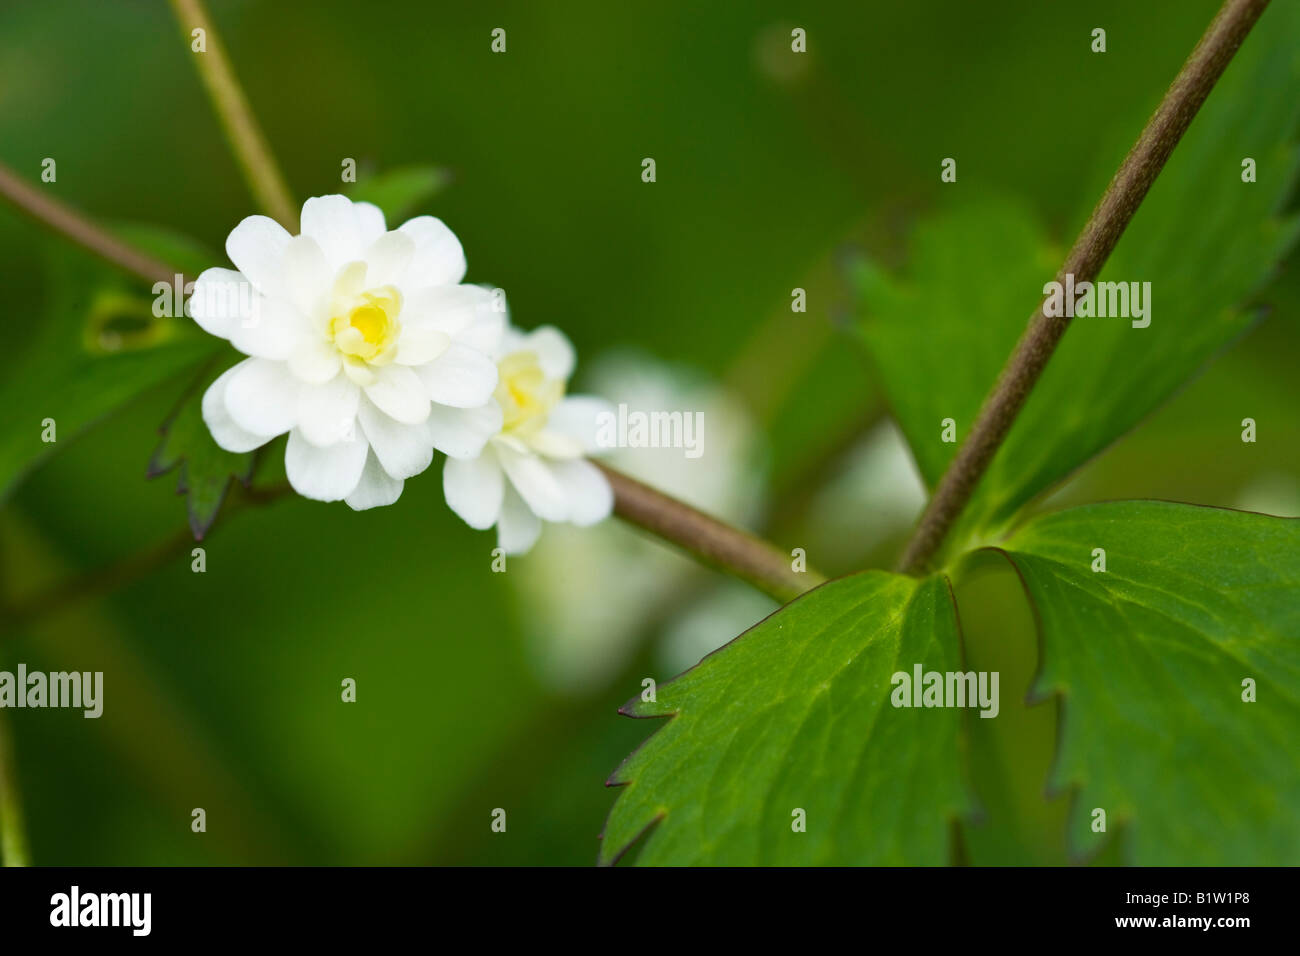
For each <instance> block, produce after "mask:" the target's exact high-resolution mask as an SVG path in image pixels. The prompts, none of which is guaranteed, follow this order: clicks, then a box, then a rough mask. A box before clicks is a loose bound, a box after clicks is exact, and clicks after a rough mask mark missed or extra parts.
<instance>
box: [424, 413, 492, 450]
mask: <svg viewBox="0 0 1300 956" xmlns="http://www.w3.org/2000/svg"><path fill="white" fill-rule="evenodd" d="M424 427H425V429H426V430H427V432H428V435H429V442H430V443H431V444H432V445H433V447H434V448H436V449H438V451H440V452H442V453H443V454H444V455H446V456H447V457H449V458H477V457H478V456H479V455H481V454H483V446H484V445H486V444H487V441H488V439H489V438H491V437H492V436H494V435H496V434H497V433H498V432H500V431H501V406H500V405H498V404H497V403H496V402H488V403H487V404H486V405H480V406H479V407H478V408H451V407H449V406H447V405H432V406H430V407H429V420H428V421H427V422H425V423H424Z"/></svg>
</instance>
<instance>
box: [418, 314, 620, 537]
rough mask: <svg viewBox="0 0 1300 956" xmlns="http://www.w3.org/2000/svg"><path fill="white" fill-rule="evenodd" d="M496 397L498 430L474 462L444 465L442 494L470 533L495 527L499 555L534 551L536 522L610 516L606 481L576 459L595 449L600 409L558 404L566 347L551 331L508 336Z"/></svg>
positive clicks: (594, 404)
mask: <svg viewBox="0 0 1300 956" xmlns="http://www.w3.org/2000/svg"><path fill="white" fill-rule="evenodd" d="M497 359H498V361H497V367H498V369H499V371H500V383H499V384H498V385H497V388H496V392H495V398H496V402H497V405H498V406H499V408H500V410H501V422H502V426H501V431H500V433H499V434H497V435H494V436H493V437H492V439H491V440H490V441H488V443H487V445H486V446H485V447H484V449H483V453H482V454H481V455H479V456H478V457H476V458H468V457H462V458H448V460H447V464H446V466H445V467H444V469H443V472H442V486H443V491H444V492H445V494H446V496H447V504H448V505H450V506H451V510H452V511H454V512H456V514H458V515H460V516H461V517H462V518H463V519H465V522H466V523H467V524H468V525H469V526H470V527H471V528H479V529H485V528H490V527H492V526H493V525H494V524H495V525H496V526H497V543H498V544H499V545H500V547H501V549H502V550H503V551H504V552H505V553H506V554H522V553H523V552H525V551H527V550H528V549H529V548H531V547H532V546H533V543H534V542H535V541H536V540H537V536H538V535H539V534H540V533H541V530H542V520H543V519H544V520H546V521H567V522H571V523H573V524H575V525H579V526H586V525H592V524H595V523H596V522H598V521H600V520H602V519H603V518H606V517H608V516H609V513H610V511H611V510H612V509H613V507H614V496H613V492H612V491H611V490H610V487H609V482H608V481H606V480H605V476H604V475H603V474H601V473H600V470H599V469H598V468H596V466H595V465H593V464H592V463H591V462H589V461H587V460H586V459H585V458H584V457H583V456H584V455H585V454H587V453H589V452H592V451H595V450H596V422H597V417H598V415H599V414H600V413H601V412H602V411H607V410H608V406H607V404H606V403H605V402H603V401H602V400H600V399H597V398H590V397H586V396H571V397H569V398H565V397H564V389H565V385H566V383H567V381H568V378H569V375H570V374H572V372H573V364H574V355H573V346H572V345H570V344H569V340H568V339H566V338H565V337H564V335H563V334H562V333H561V332H560V331H559V330H557V329H554V328H551V327H550V326H543V327H542V328H540V329H536V330H535V331H533V332H531V333H528V334H527V335H525V334H523V333H521V332H519V331H517V330H515V329H507V330H506V333H505V336H504V337H503V339H502V342H501V345H500V348H499V349H498V351H497Z"/></svg>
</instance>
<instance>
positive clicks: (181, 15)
mask: <svg viewBox="0 0 1300 956" xmlns="http://www.w3.org/2000/svg"><path fill="white" fill-rule="evenodd" d="M171 5H172V9H173V10H174V11H175V12H176V19H177V20H178V21H180V25H181V29H182V30H183V32H184V33H185V39H186V40H187V41H188V40H189V39H190V36H191V34H190V31H191V30H194V29H201V30H202V31H203V33H204V44H205V50H204V52H197V51H195V52H193V53H192V55H193V56H194V57H195V58H196V59H195V61H194V62H195V65H196V66H197V68H198V71H199V78H200V79H201V80H202V81H203V85H204V86H205V87H206V88H207V91H208V96H209V97H210V98H211V100H212V105H213V106H214V107H215V108H216V111H217V116H218V118H219V119H220V120H221V125H222V126H223V127H224V128H225V131H226V137H227V138H228V139H229V140H230V144H231V146H232V147H233V148H234V151H235V158H236V160H237V161H238V163H239V168H240V171H241V172H242V173H243V175H244V180H245V182H247V183H248V188H249V190H250V191H251V192H252V194H253V198H254V199H256V200H257V204H258V205H259V206H261V207H262V210H263V211H264V212H265V213H266V214H267V215H268V216H270V217H271V218H273V219H275V220H277V221H278V222H279V223H280V225H282V226H284V228H286V229H288V230H289V231H290V232H297V231H298V209H297V207H296V206H295V205H294V203H293V199H292V198H291V196H290V193H289V187H288V186H287V185H285V181H284V177H283V176H282V175H281V174H280V169H279V167H278V166H276V164H275V158H274V157H273V156H272V155H271V150H270V149H269V148H268V147H267V145H266V138H265V137H264V136H263V135H262V130H261V128H260V127H259V126H258V125H257V120H256V119H255V118H254V117H253V111H252V109H250V108H249V105H248V99H247V98H246V97H245V96H244V91H243V90H242V89H241V88H240V86H239V81H238V80H237V79H235V72H234V70H232V69H231V68H230V61H229V60H228V59H227V58H226V50H225V45H224V44H223V43H222V42H221V38H220V37H219V36H218V35H217V31H216V30H215V29H214V28H213V26H212V20H211V19H210V18H209V17H208V12H207V10H205V9H204V8H203V3H202V0H171Z"/></svg>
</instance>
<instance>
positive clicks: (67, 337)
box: [0, 227, 220, 501]
mask: <svg viewBox="0 0 1300 956" xmlns="http://www.w3.org/2000/svg"><path fill="white" fill-rule="evenodd" d="M118 232H119V234H120V235H122V236H123V237H124V238H126V239H127V240H128V241H130V242H132V243H133V244H134V245H136V246H138V247H139V248H141V249H144V250H146V251H148V252H150V253H151V254H153V255H155V256H157V257H158V258H160V259H162V260H163V261H166V262H170V263H172V264H173V265H175V266H176V267H177V268H180V269H183V270H184V271H185V275H186V276H187V277H189V278H192V277H193V276H195V275H197V274H198V272H199V271H201V270H202V269H203V268H205V267H206V266H207V265H209V264H211V263H212V262H213V261H215V260H214V259H213V258H212V257H211V255H210V254H208V253H207V252H205V251H204V250H202V249H201V248H199V247H198V246H197V245H195V244H194V243H193V242H191V241H189V240H187V239H183V238H181V237H178V236H175V235H172V234H169V233H167V232H165V231H163V230H160V229H155V228H150V227H128V228H122V229H119V230H118ZM48 262H49V264H48V268H47V281H46V289H47V292H46V296H47V297H46V307H45V309H44V314H43V315H42V317H41V318H40V320H39V321H37V322H34V323H32V325H33V326H34V331H35V334H34V335H33V336H32V337H31V339H30V340H29V341H28V342H27V343H26V347H25V348H24V349H23V350H22V351H21V352H20V353H19V354H18V355H17V356H15V357H14V358H13V359H11V360H10V361H9V362H8V364H7V365H6V366H5V368H4V375H3V380H2V381H0V403H3V407H4V408H6V409H8V410H9V412H8V413H7V414H6V415H5V417H4V419H3V421H2V422H0V501H3V500H4V499H5V498H7V497H8V495H9V494H11V493H12V491H13V489H14V488H15V487H16V486H17V484H18V482H19V481H20V480H21V478H22V477H23V476H24V475H25V474H27V473H28V472H29V471H30V470H31V469H33V468H34V467H36V465H37V464H38V463H39V462H40V461H41V460H43V459H44V458H45V457H46V456H47V455H49V454H52V453H53V452H54V451H55V450H57V449H58V448H59V447H60V446H61V445H66V443H67V442H68V441H69V440H71V439H72V438H73V437H75V436H76V434H77V433H78V432H80V431H81V430H83V429H84V428H86V427H88V426H89V425H91V424H92V423H93V422H95V421H97V420H98V419H100V418H102V417H104V416H105V415H108V414H109V413H111V412H113V411H115V410H116V409H118V408H120V407H121V406H123V405H124V404H126V403H127V402H129V401H131V400H132V399H134V398H136V397H137V396H139V395H141V394H142V393H144V392H146V391H148V390H149V389H151V388H153V387H155V386H157V385H160V384H162V383H164V382H166V381H168V380H170V379H171V378H173V377H174V376H176V375H178V374H179V373H180V372H182V371H183V370H187V369H193V368H197V367H198V366H199V365H200V364H201V363H202V361H203V360H204V359H205V358H207V357H209V356H211V355H212V354H214V353H215V352H216V350H217V349H218V347H219V346H220V343H219V342H218V341H217V340H216V339H214V338H212V337H211V336H208V335H205V334H204V333H203V332H202V331H201V330H199V329H198V328H197V326H195V325H194V323H193V322H191V321H190V320H189V319H187V318H186V317H185V316H184V315H180V314H177V315H173V316H164V317H162V318H159V317H156V316H155V315H154V314H153V306H154V302H155V295H154V294H153V293H152V292H151V291H150V290H149V289H148V288H146V287H145V285H144V283H143V282H142V281H141V280H139V279H136V278H134V277H131V276H127V275H124V274H122V273H121V272H119V271H118V270H116V269H114V268H112V267H111V266H108V265H106V264H104V263H102V262H101V261H99V260H98V259H96V258H94V257H92V256H91V255H90V254H89V253H87V252H84V251H82V250H81V249H79V248H75V247H72V246H68V245H64V244H58V245H54V246H53V247H52V248H51V251H50V254H49V257H48ZM173 311H174V312H177V313H179V311H180V310H179V308H176V309H173ZM46 420H53V423H54V426H53V427H54V431H53V436H54V438H55V439H56V440H55V441H54V442H47V441H44V440H43V434H44V435H47V434H48V429H47V426H46V425H45V424H44V423H45V422H46Z"/></svg>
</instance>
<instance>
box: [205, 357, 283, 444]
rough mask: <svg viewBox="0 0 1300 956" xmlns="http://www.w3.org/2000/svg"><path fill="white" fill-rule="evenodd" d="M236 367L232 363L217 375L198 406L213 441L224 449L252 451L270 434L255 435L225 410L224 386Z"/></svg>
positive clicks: (268, 438) (228, 381) (267, 438)
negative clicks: (236, 421)
mask: <svg viewBox="0 0 1300 956" xmlns="http://www.w3.org/2000/svg"><path fill="white" fill-rule="evenodd" d="M237 368H239V366H238V365H232V366H231V367H230V368H228V369H226V370H225V371H224V372H222V373H221V374H220V375H219V376H217V380H216V381H215V382H213V383H212V384H211V385H209V386H208V390H207V391H206V392H204V393H203V402H202V404H201V406H200V407H201V408H202V411H203V421H204V424H206V425H207V426H208V431H210V432H212V440H213V441H215V442H216V443H217V444H218V445H220V446H221V447H222V448H224V449H225V450H226V451H233V452H244V451H252V450H253V449H254V448H260V447H261V446H263V445H265V444H266V443H267V442H269V441H270V440H271V437H272V436H270V435H257V434H254V433H253V432H250V431H246V430H244V429H243V428H240V427H239V426H238V425H236V424H235V421H234V419H232V418H231V417H230V412H228V411H226V386H227V385H228V384H229V383H230V378H231V376H232V375H233V374H234V372H235V369H237Z"/></svg>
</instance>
